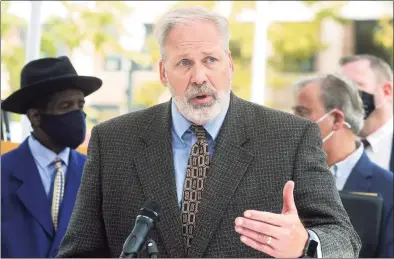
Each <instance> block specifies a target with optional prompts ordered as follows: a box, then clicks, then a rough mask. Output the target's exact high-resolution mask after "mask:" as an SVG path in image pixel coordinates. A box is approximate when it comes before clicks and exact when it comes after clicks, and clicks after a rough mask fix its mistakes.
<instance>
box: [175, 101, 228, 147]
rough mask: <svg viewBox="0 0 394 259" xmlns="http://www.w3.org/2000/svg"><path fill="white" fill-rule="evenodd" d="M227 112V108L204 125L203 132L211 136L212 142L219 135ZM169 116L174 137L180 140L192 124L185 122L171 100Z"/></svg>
mask: <svg viewBox="0 0 394 259" xmlns="http://www.w3.org/2000/svg"><path fill="white" fill-rule="evenodd" d="M227 110H228V106H227V107H226V109H224V110H223V111H222V112H221V113H219V115H218V116H217V117H216V118H215V119H214V120H212V121H210V122H208V123H207V124H205V125H204V128H205V130H206V131H207V132H208V134H209V135H210V136H211V138H212V140H215V139H216V137H217V136H218V134H219V131H220V128H221V127H222V124H223V122H224V119H225V117H226V114H227ZM171 115H172V126H173V128H174V130H175V133H176V135H177V136H178V137H179V139H181V140H182V137H183V134H185V132H186V131H187V130H189V128H190V126H191V125H192V123H191V122H190V121H189V120H187V119H186V118H185V117H183V115H182V114H181V113H180V112H179V111H178V108H177V107H176V105H175V103H174V101H173V99H171Z"/></svg>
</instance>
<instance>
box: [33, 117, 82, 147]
mask: <svg viewBox="0 0 394 259" xmlns="http://www.w3.org/2000/svg"><path fill="white" fill-rule="evenodd" d="M85 118H86V114H85V113H84V112H83V111H82V110H76V111H72V112H68V113H65V114H61V115H52V114H43V113H42V114H41V122H40V128H41V129H42V130H43V131H44V132H45V133H46V134H47V135H48V136H49V137H51V139H52V140H53V141H54V142H55V143H56V144H58V145H60V146H64V147H69V148H72V149H75V148H77V147H78V146H79V145H81V144H82V142H83V141H84V140H85V134H86V122H85Z"/></svg>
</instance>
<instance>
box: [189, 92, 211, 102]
mask: <svg viewBox="0 0 394 259" xmlns="http://www.w3.org/2000/svg"><path fill="white" fill-rule="evenodd" d="M211 99H212V96H211V95H208V94H200V95H196V96H194V97H193V98H192V99H191V101H192V102H194V103H198V104H202V103H207V102H209V101H211Z"/></svg>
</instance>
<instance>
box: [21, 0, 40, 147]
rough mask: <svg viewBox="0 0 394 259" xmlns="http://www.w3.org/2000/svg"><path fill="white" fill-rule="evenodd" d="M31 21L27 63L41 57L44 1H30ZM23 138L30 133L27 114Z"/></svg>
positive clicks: (23, 118) (22, 121)
mask: <svg viewBox="0 0 394 259" xmlns="http://www.w3.org/2000/svg"><path fill="white" fill-rule="evenodd" d="M30 5H31V8H30V21H29V24H28V34H27V41H26V63H28V62H30V61H32V60H34V59H38V58H39V57H40V44H41V22H40V18H41V6H42V1H30ZM20 123H21V131H22V132H21V138H22V140H24V139H25V138H27V136H29V135H30V121H29V119H28V118H27V116H26V115H22V116H21V121H20ZM22 140H21V141H22Z"/></svg>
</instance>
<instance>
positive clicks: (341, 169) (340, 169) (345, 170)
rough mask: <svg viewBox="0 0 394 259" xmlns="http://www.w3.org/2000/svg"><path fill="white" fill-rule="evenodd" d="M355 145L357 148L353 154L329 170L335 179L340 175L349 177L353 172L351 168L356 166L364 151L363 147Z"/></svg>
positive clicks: (359, 144) (358, 143)
mask: <svg viewBox="0 0 394 259" xmlns="http://www.w3.org/2000/svg"><path fill="white" fill-rule="evenodd" d="M357 145H358V148H357V149H356V150H355V151H354V152H353V153H351V154H350V155H349V156H348V157H346V158H345V159H344V160H342V161H340V162H338V163H336V164H335V165H333V166H332V167H331V168H330V170H331V172H332V173H333V174H335V176H336V177H340V176H341V175H346V176H349V175H350V173H351V172H352V171H353V168H354V167H355V166H356V164H357V162H358V160H360V158H361V156H362V154H363V151H364V146H363V145H362V144H361V143H360V142H357Z"/></svg>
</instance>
